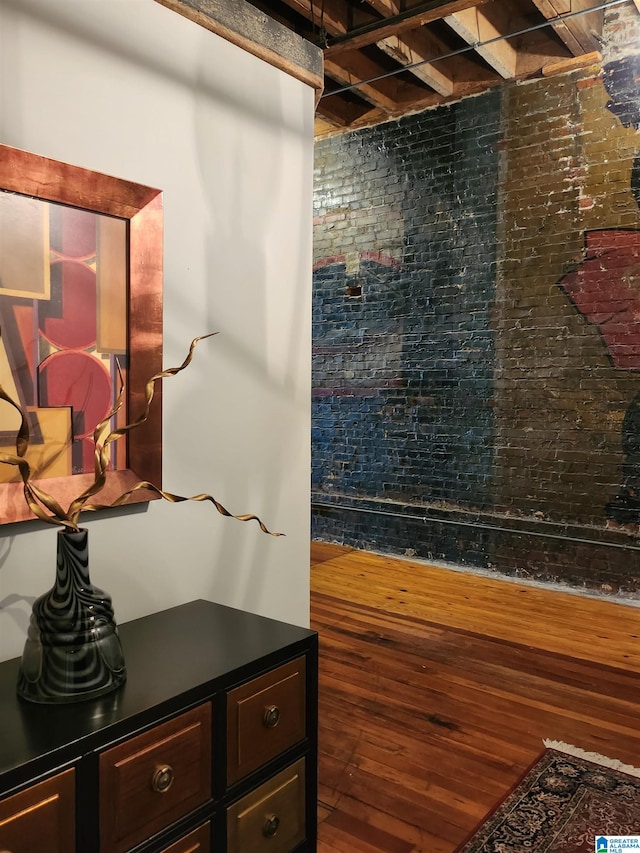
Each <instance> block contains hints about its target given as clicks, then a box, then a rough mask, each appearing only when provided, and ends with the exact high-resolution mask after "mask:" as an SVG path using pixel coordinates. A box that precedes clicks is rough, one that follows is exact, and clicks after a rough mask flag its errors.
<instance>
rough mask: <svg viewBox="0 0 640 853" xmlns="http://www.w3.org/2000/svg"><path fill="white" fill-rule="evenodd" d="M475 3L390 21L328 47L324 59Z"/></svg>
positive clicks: (467, 0)
mask: <svg viewBox="0 0 640 853" xmlns="http://www.w3.org/2000/svg"><path fill="white" fill-rule="evenodd" d="M287 2H288V0H287ZM477 3H478V0H449V2H445V3H443V4H442V5H440V6H438V7H437V8H433V9H431V8H430V9H427V10H424V11H422V12H416V14H415V15H413V16H411V17H408V18H405V19H404V20H401V21H392V22H391V23H388V24H385V23H384V22H382V23H381V25H380V26H379V27H376V28H375V29H374V30H371V31H370V32H365V33H361V34H360V35H357V36H353V37H352V38H349V40H348V41H343V42H338V43H336V44H333V45H329V47H327V48H326V50H325V51H324V55H325V58H326V57H327V56H335V55H338V54H340V53H343V52H344V51H347V50H348V51H350V50H359V49H360V48H362V47H366V46H367V45H369V44H375V43H376V42H378V41H381V40H382V39H386V38H388V37H389V36H394V35H399V34H400V33H405V32H407V31H409V30H415V29H416V28H417V27H421V26H423V24H430V23H433V22H434V21H438V20H440V19H441V18H442V17H444V16H445V15H452V14H455V13H456V12H459V11H461V10H464V9H470V8H471V7H473V6H476V5H477Z"/></svg>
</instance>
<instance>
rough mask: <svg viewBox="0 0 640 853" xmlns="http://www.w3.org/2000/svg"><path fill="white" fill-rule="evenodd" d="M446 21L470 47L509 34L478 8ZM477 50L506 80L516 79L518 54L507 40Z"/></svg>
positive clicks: (506, 29) (448, 18)
mask: <svg viewBox="0 0 640 853" xmlns="http://www.w3.org/2000/svg"><path fill="white" fill-rule="evenodd" d="M444 20H445V23H446V24H448V25H449V26H450V27H451V29H452V30H454V32H456V33H457V34H458V35H459V36H460V37H461V38H462V39H464V41H466V42H467V44H469V45H475V44H478V43H479V42H487V41H491V40H492V39H497V38H501V37H502V36H504V35H506V34H507V33H508V32H509V29H508V27H506V26H505V27H504V28H503V27H502V26H500V27H498V26H496V23H495V19H491V20H490V19H489V18H488V17H487V15H485V13H484V11H483V10H482V9H481V8H478V7H476V8H473V9H464V10H462V11H460V12H456V13H454V14H453V15H447V16H446V17H445V19H444ZM475 49H476V51H477V53H478V54H479V55H480V56H481V57H482V58H483V59H484V60H485V62H488V63H489V65H490V66H491V67H492V68H495V70H496V71H497V72H498V74H500V76H501V77H504V79H505V80H510V79H512V78H513V77H515V75H516V72H517V67H518V53H517V51H516V49H515V48H514V47H513V45H512V44H511V43H510V42H509V41H508V40H507V39H504V38H503V39H502V40H501V41H496V42H493V43H492V44H488V45H484V46H479V47H477V48H475Z"/></svg>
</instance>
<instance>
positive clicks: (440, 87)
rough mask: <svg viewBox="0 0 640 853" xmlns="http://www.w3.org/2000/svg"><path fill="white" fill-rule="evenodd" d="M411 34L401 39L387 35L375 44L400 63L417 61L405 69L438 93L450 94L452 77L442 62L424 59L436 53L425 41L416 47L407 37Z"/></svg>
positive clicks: (406, 63)
mask: <svg viewBox="0 0 640 853" xmlns="http://www.w3.org/2000/svg"><path fill="white" fill-rule="evenodd" d="M411 35H413V34H412V33H408V34H407V35H406V36H405V38H403V39H401V38H399V37H398V36H389V37H388V38H386V39H383V40H382V41H379V42H377V45H378V47H379V48H380V50H382V51H384V52H385V53H386V54H387V56H390V57H391V58H392V59H395V61H396V62H399V63H400V64H401V65H412V64H414V63H418V62H419V63H420V64H419V65H416V66H415V67H413V68H408V69H407V70H408V71H409V72H410V73H411V74H413V75H414V76H415V77H417V78H418V79H419V80H422V82H423V83H426V84H427V85H428V86H430V87H431V88H432V89H434V90H435V91H436V92H438V94H440V95H443V96H444V97H448V96H449V95H452V94H453V79H452V77H451V75H450V74H447V73H446V72H445V70H444V68H443V66H442V64H438V63H435V62H427V61H425V60H427V59H429V58H434V56H435V55H436V54H435V53H434V52H433V51H430V50H429V49H428V43H425V45H424V46H423V47H418V46H417V44H416V41H413V42H412V41H411V40H410V39H409V38H408V36H411Z"/></svg>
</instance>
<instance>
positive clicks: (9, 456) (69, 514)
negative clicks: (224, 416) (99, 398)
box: [0, 332, 284, 536]
mask: <svg viewBox="0 0 640 853" xmlns="http://www.w3.org/2000/svg"><path fill="white" fill-rule="evenodd" d="M0 334H1V332H0ZM215 334H217V332H210V333H209V334H208V335H200V336H199V337H197V338H194V339H193V340H192V341H191V345H190V346H189V352H188V353H187V356H186V358H185V360H184V361H183V362H182V364H181V365H180V366H179V367H170V368H168V369H167V370H162V371H161V372H160V373H156V374H155V375H154V376H152V377H151V378H150V379H149V380H148V382H147V384H146V388H145V399H146V403H145V408H144V411H143V412H142V414H141V415H139V416H138V417H137V418H136V419H135V420H134V421H132V422H131V423H129V424H126V425H125V426H123V427H120V428H118V429H115V430H110V431H109V432H107V428H108V425H109V421H110V420H111V418H112V417H113V416H114V415H115V414H116V413H117V412H118V411H119V410H120V408H121V407H122V403H123V400H124V382H123V381H122V374H121V373H120V369H119V368H118V373H119V376H120V380H121V382H120V389H119V391H118V396H117V398H116V401H115V404H114V406H113V408H112V409H111V411H110V412H109V413H108V414H107V415H106V416H105V417H104V418H103V420H101V421H100V423H99V424H97V426H96V427H95V429H94V431H93V443H94V445H95V452H94V482H93V483H92V484H91V486H89V488H87V489H85V491H84V492H82V494H80V495H78V497H77V498H75V500H73V501H72V502H71V503H70V504H69V506H68V508H67V509H66V511H65V510H64V509H63V507H62V506H61V505H60V503H58V501H57V500H56V499H55V498H54V497H53V496H52V495H49V494H47V493H46V492H45V491H43V490H42V489H41V488H40V487H39V486H36V485H35V484H34V483H33V482H32V481H31V467H30V465H29V463H28V462H27V460H26V458H25V455H26V452H27V449H28V447H29V438H30V431H29V421H28V418H27V414H26V412H25V411H24V409H23V408H22V406H20V405H19V403H17V402H16V401H15V400H13V399H12V398H11V396H10V395H9V394H8V393H7V392H6V391H5V389H4V388H3V387H2V385H0V400H4V401H5V402H7V403H9V404H10V405H11V406H13V408H14V409H16V411H17V412H18V413H19V415H20V420H21V422H20V428H19V430H18V433H17V436H16V452H15V454H13V453H4V452H0V462H4V463H5V464H7V465H15V466H16V467H17V468H18V470H19V471H20V476H21V478H22V483H23V490H24V497H25V500H26V502H27V504H28V506H29V508H30V510H31V511H32V512H33V514H34V515H35V516H37V517H38V518H39V519H40V520H41V521H46V522H48V523H49V524H59V525H62V526H63V527H64V528H65V529H66V530H69V531H71V530H75V531H77V530H79V527H78V519H79V517H80V513H81V512H95V511H96V510H100V509H109V508H112V507H117V506H122V505H123V504H125V503H126V502H127V499H128V498H129V497H130V496H131V495H132V494H133V493H134V492H136V491H139V490H140V489H146V490H150V491H152V492H154V493H155V494H157V495H159V496H160V497H161V498H164V500H167V501H170V502H171V503H180V502H182V501H210V502H211V503H212V504H213V505H214V506H215V508H216V509H217V510H218V512H219V513H220V514H221V515H225V516H227V517H229V518H235V519H236V520H238V521H256V522H257V523H258V525H259V526H260V529H261V530H262V532H263V533H268V534H269V535H270V536H282V535H284V534H282V533H274V532H272V531H271V530H269V529H268V528H267V527H266V525H265V524H264V523H263V522H262V521H261V520H260V518H258V516H257V515H251V514H248V515H234V514H233V513H231V512H229V510H227V509H226V508H225V507H224V506H223V505H222V504H221V503H220V502H219V501H217V500H216V499H215V498H214V497H213V496H212V495H209V494H204V493H203V494H198V495H192V496H191V497H183V496H181V495H174V494H172V493H171V492H165V491H163V490H162V489H159V488H158V487H157V486H155V485H154V484H153V483H150V482H148V481H147V480H141V481H140V482H139V483H136V485H135V486H133V487H132V488H131V489H127V491H125V492H123V494H121V495H120V497H119V498H117V499H116V500H115V501H113V502H112V503H110V504H100V503H87V501H88V500H89V499H90V498H92V497H93V496H94V495H96V494H98V493H99V492H100V491H101V489H102V488H103V487H104V484H105V482H106V472H107V468H108V466H109V445H110V444H112V443H113V442H114V441H118V439H120V438H122V436H123V435H125V434H126V433H127V432H129V431H130V430H133V429H135V428H136V427H137V426H140V425H141V424H143V423H144V422H145V421H146V420H147V418H148V417H149V410H150V408H151V403H152V401H153V396H154V388H155V383H156V382H157V381H158V379H163V378H167V377H169V376H175V375H176V374H178V373H180V372H181V371H182V370H184V369H185V368H186V367H188V366H189V364H191V361H192V358H193V352H194V350H195V347H196V345H197V344H198V342H199V341H202V340H204V339H205V338H210V337H212V336H213V335H215ZM47 510H48V512H47Z"/></svg>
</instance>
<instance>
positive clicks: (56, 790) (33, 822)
mask: <svg viewBox="0 0 640 853" xmlns="http://www.w3.org/2000/svg"><path fill="white" fill-rule="evenodd" d="M45 839H46V849H47V853H74V850H75V779H74V771H73V770H65V772H64V773H60V774H58V775H57V776H54V777H52V778H51V779H47V780H46V781H45V782H39V783H38V784H37V785H32V786H31V787H30V788H27V789H26V790H24V791H21V792H20V793H19V794H14V795H13V796H12V797H7V798H6V799H4V800H1V801H0V851H7V853H42V851H43V849H44V848H43V843H45Z"/></svg>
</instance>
